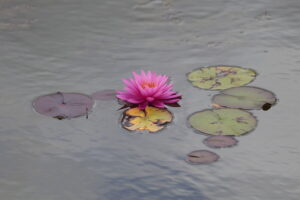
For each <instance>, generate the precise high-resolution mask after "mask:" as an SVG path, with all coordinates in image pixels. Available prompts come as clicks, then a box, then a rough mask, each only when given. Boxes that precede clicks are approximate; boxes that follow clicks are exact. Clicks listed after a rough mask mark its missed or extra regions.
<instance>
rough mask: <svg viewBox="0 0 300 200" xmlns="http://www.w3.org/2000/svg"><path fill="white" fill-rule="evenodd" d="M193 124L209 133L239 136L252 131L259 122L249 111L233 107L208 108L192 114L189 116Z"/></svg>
mask: <svg viewBox="0 0 300 200" xmlns="http://www.w3.org/2000/svg"><path fill="white" fill-rule="evenodd" d="M188 122H189V123H190V124H191V126H192V127H193V128H194V129H196V130H198V131H200V132H202V133H206V134H209V135H232V136H239V135H243V134H245V133H248V132H250V131H252V130H253V129H254V128H255V127H256V124H257V121H256V118H255V117H254V116H253V115H252V114H251V113H249V112H247V111H244V110H240V109H232V108H221V109H208V110H203V111H200V112H196V113H194V114H192V115H191V116H190V117H189V118H188Z"/></svg>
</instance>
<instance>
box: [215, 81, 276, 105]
mask: <svg viewBox="0 0 300 200" xmlns="http://www.w3.org/2000/svg"><path fill="white" fill-rule="evenodd" d="M212 101H213V103H214V104H217V105H219V106H222V107H228V108H241V109H257V110H259V109H263V110H268V109H270V108H271V107H272V105H274V104H275V103H276V97H275V95H274V94H273V93H272V92H271V91H268V90H265V89H262V88H258V87H249V86H243V87H236V88H230V89H227V90H223V91H222V92H221V94H217V95H215V96H214V97H213V99H212Z"/></svg>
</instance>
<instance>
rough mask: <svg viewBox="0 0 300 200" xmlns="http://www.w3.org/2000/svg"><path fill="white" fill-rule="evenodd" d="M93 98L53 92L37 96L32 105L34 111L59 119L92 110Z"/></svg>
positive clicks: (78, 94)
mask: <svg viewBox="0 0 300 200" xmlns="http://www.w3.org/2000/svg"><path fill="white" fill-rule="evenodd" d="M93 105H94V100H93V99H92V98H91V97H90V96H88V95H85V94H80V93H61V92H57V93H53V94H47V95H43V96H39V97H37V98H36V99H35V100H34V101H33V103H32V106H33V108H34V109H35V111H36V112H38V113H40V114H42V115H46V116H49V117H53V118H57V119H59V120H61V119H66V118H74V117H79V116H83V115H86V116H88V115H87V114H88V113H89V112H90V111H91V110H92V108H93Z"/></svg>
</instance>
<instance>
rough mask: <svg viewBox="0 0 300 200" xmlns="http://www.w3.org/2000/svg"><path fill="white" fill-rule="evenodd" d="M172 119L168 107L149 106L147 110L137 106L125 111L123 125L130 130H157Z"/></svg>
mask: <svg viewBox="0 0 300 200" xmlns="http://www.w3.org/2000/svg"><path fill="white" fill-rule="evenodd" d="M172 119H173V116H172V114H171V112H169V111H168V110H167V109H162V108H155V107H150V106H147V107H146V108H145V110H141V109H139V108H138V107H136V108H131V109H128V110H126V111H124V113H123V118H122V126H123V127H124V128H125V129H127V130H130V131H135V130H138V131H143V130H147V131H149V132H157V131H159V130H161V129H163V128H164V127H165V125H166V124H167V123H169V122H171V121H172Z"/></svg>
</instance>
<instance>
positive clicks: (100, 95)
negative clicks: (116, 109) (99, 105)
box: [91, 90, 117, 101]
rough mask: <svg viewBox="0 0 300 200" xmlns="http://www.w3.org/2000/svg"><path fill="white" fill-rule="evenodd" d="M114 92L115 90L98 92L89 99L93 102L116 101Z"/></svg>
mask: <svg viewBox="0 0 300 200" xmlns="http://www.w3.org/2000/svg"><path fill="white" fill-rule="evenodd" d="M116 95H117V93H116V91H115V90H99V91H97V92H94V93H93V94H92V95H91V97H92V98H93V99H94V100H99V101H110V100H114V99H116Z"/></svg>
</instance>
